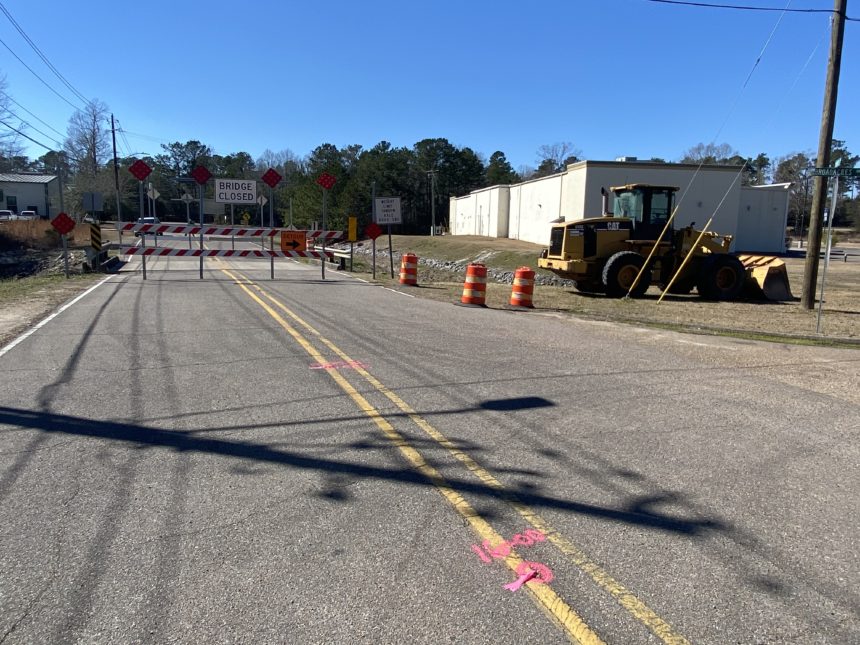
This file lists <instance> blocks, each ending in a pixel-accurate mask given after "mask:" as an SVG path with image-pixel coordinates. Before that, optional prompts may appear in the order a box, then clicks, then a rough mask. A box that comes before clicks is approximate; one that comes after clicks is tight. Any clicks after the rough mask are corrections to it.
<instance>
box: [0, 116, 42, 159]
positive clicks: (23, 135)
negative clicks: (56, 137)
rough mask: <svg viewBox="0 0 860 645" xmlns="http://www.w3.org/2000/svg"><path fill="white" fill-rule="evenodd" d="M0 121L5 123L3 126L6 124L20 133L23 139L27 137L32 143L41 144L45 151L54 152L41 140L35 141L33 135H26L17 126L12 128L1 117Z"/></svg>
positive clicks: (11, 128) (10, 127)
mask: <svg viewBox="0 0 860 645" xmlns="http://www.w3.org/2000/svg"><path fill="white" fill-rule="evenodd" d="M0 123H2V124H3V125H5V126H6V127H7V128H9V129H10V130H12V131H14V132H17V133H18V134H20V135H21V136H22V137H24V138H25V139H29V140H30V141H32V142H33V143H35V144H36V145H37V146H42V147H43V148H44V149H45V150H47V151H49V152H56V151H55V150H54V149H53V148H49V147H48V146H46V145H45V144H44V143H42V142H41V141H36V140H35V139H34V138H33V137H31V136H29V135H27V134H24V133H23V132H21V131H20V130H19V129H18V128H13V127H12V126H11V125H9V124H8V123H6V122H5V121H4V120H3V119H0Z"/></svg>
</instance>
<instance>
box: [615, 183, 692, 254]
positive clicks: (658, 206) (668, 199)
mask: <svg viewBox="0 0 860 645" xmlns="http://www.w3.org/2000/svg"><path fill="white" fill-rule="evenodd" d="M677 191H678V188H676V187H674V186H651V185H649V184H627V185H626V186H613V187H612V192H613V193H614V194H615V205H614V208H613V211H614V212H613V215H614V216H615V217H629V218H630V219H632V220H633V235H632V239H636V240H656V239H657V237H658V236H659V235H660V233H661V232H662V230H663V227H664V226H666V221H667V220H668V219H669V216H670V215H671V214H672V208H673V203H674V200H675V193H676V192H677Z"/></svg>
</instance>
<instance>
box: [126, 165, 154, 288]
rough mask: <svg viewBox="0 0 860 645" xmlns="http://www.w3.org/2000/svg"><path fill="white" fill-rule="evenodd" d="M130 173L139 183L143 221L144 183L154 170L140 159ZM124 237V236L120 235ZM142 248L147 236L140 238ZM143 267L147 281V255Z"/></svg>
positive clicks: (142, 259)
mask: <svg viewBox="0 0 860 645" xmlns="http://www.w3.org/2000/svg"><path fill="white" fill-rule="evenodd" d="M128 171H129V172H130V173H131V174H132V175H134V177H135V178H136V179H137V181H138V193H139V195H140V215H138V217H139V218H140V219H141V220H142V219H143V181H144V179H146V178H147V177H149V173H151V172H152V168H150V167H149V165H148V164H147V163H146V162H145V161H141V160H140V159H138V160H136V161H135V162H134V163H133V164H131V166H129V167H128ZM120 235H122V234H120ZM140 240H141V242H140V244H141V246H145V245H146V235H142V236H141V237H140ZM119 241H120V244H122V237H120V240H119ZM141 265H142V266H143V279H144V280H146V255H142V256H141Z"/></svg>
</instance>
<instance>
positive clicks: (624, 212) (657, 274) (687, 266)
mask: <svg viewBox="0 0 860 645" xmlns="http://www.w3.org/2000/svg"><path fill="white" fill-rule="evenodd" d="M611 191H612V192H613V193H614V195H615V205H614V212H613V213H609V212H607V210H608V209H607V206H608V204H607V202H608V195H607V194H606V193H605V191H604V192H603V194H604V208H603V210H604V214H603V215H602V216H601V217H591V218H587V219H581V220H574V221H570V222H562V223H560V224H556V225H554V226H553V227H552V229H551V231H550V243H549V248H546V249H544V250H543V252H542V253H541V256H540V258H539V259H538V266H539V267H541V268H543V269H548V270H549V271H552V272H553V273H555V274H557V275H559V276H560V277H562V278H565V279H568V280H573V281H574V283H575V285H576V288H577V289H578V290H580V291H587V292H592V293H604V294H606V295H608V296H611V297H615V298H619V297H622V296H626V295H630V296H634V297H641V296H642V295H644V294H645V292H646V291H647V290H648V287H649V286H650V285H651V284H654V285H658V286H659V287H660V288H661V289H662V290H663V292H664V294H665V293H672V294H687V293H690V292H691V291H692V290H693V288H694V287H695V288H696V290H697V291H698V293H699V295H700V296H701V297H703V298H706V299H709V300H734V299H736V298H738V297H740V295H741V294H742V293H746V294H747V295H750V296H753V297H759V298H761V297H764V298H767V299H769V300H791V299H793V298H792V295H791V288H790V287H789V284H788V273H787V272H786V270H785V263H784V262H783V261H782V260H780V259H779V258H775V257H769V256H762V255H740V256H736V255H732V254H731V253H729V247H730V246H731V243H732V236H731V235H720V234H719V233H714V232H711V231H699V230H697V229H695V228H693V226H692V225H691V226H686V227H684V228H682V229H679V230H677V231H676V230H674V229H673V228H672V220H673V217H674V215H673V212H674V211H673V202H674V198H675V193H676V192H677V191H678V188H677V187H674V186H653V185H650V184H627V185H625V186H615V187H613V188H611ZM706 228H707V227H706ZM646 263H647V267H646ZM643 267H646V268H645V270H642V268H643Z"/></svg>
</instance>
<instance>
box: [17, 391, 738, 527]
mask: <svg viewBox="0 0 860 645" xmlns="http://www.w3.org/2000/svg"><path fill="white" fill-rule="evenodd" d="M0 424H4V425H9V426H20V427H25V428H31V429H34V430H39V431H42V432H45V433H50V434H66V435H74V436H80V437H91V438H96V439H105V440H109V441H116V442H121V443H125V444H129V445H131V446H133V447H136V448H141V449H148V448H166V449H169V450H174V451H176V452H179V453H186V452H188V453H191V452H197V453H204V454H211V455H220V456H224V457H232V458H236V459H242V460H249V461H255V462H261V463H272V464H278V465H280V466H286V467H290V468H295V469H302V470H314V471H320V472H324V473H329V474H332V473H340V474H342V475H345V476H348V477H353V478H366V479H376V480H386V481H394V482H399V483H402V484H406V485H409V486H420V487H432V486H434V483H433V482H431V481H430V480H429V479H427V478H426V477H425V476H424V475H422V474H421V473H420V472H418V471H417V470H415V469H414V468H409V467H404V468H385V467H379V466H368V465H366V464H361V463H357V462H352V461H342V460H336V459H328V458H322V457H314V456H306V455H301V454H298V453H296V452H293V451H289V450H284V449H275V448H272V447H271V446H269V445H266V444H261V443H254V442H246V441H229V440H225V439H216V438H209V437H201V436H195V435H193V434H189V433H187V432H178V431H175V430H164V429H161V428H154V427H146V426H141V425H136V424H130V423H118V422H114V421H100V420H95V419H87V418H83V417H76V416H70V415H63V414H53V413H50V412H44V411H33V410H24V409H17V408H10V407H0ZM446 483H447V485H448V486H450V487H451V488H452V489H454V490H456V491H458V492H460V493H463V494H471V495H476V496H479V497H485V498H495V499H505V498H506V496H510V495H511V493H510V492H509V491H504V490H499V489H498V488H495V487H492V486H488V485H486V484H483V483H476V482H471V481H465V480H463V479H447V480H446ZM516 498H517V500H518V501H520V502H522V503H524V504H528V505H530V506H534V507H542V508H550V509H554V510H559V511H564V512H569V513H576V514H580V515H585V516H590V517H596V518H601V519H604V520H609V521H611V522H618V523H622V524H627V525H633V526H642V527H648V528H652V529H658V530H661V531H667V532H671V533H678V534H684V535H698V534H701V533H703V532H705V531H715V530H717V531H723V530H728V529H729V527H728V526H727V525H725V524H724V523H723V522H721V521H719V520H716V519H699V518H684V517H678V516H672V515H668V514H666V513H663V512H661V511H660V510H658V509H655V508H652V507H650V506H649V505H645V506H643V505H641V504H639V503H637V502H636V500H632V501H631V503H630V504H626V505H625V506H624V508H610V507H605V506H597V505H593V504H586V503H580V502H575V501H570V500H565V499H559V498H556V497H551V496H549V495H544V494H541V493H538V492H532V491H530V490H528V489H525V488H520V489H519V490H518V491H517V493H516Z"/></svg>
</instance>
